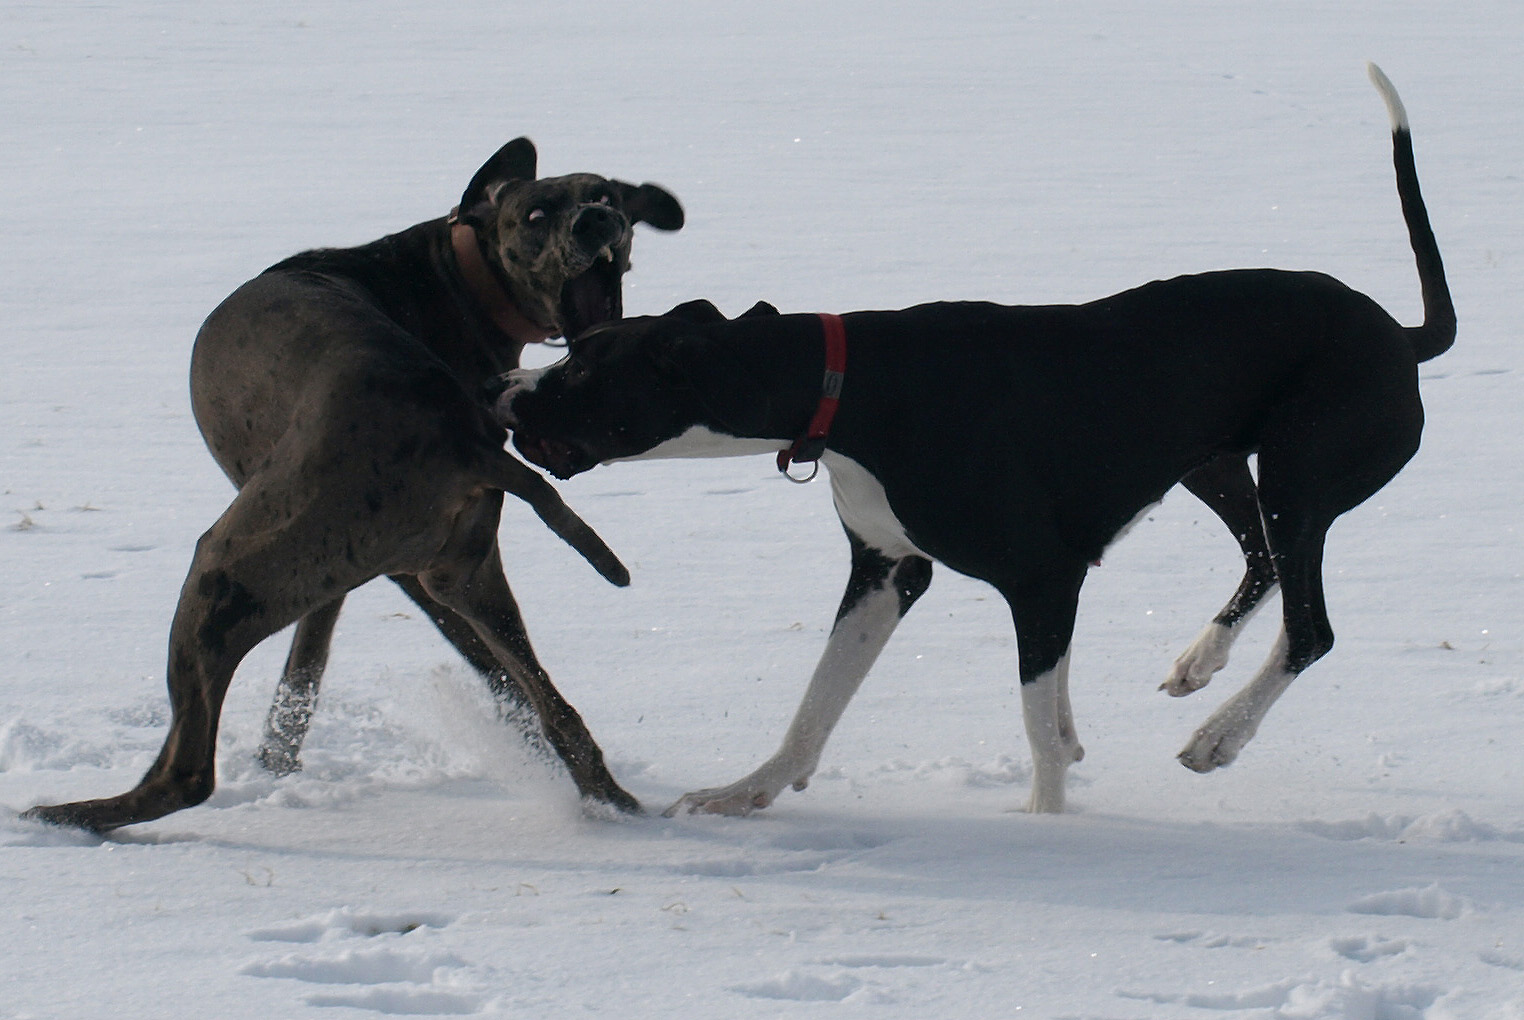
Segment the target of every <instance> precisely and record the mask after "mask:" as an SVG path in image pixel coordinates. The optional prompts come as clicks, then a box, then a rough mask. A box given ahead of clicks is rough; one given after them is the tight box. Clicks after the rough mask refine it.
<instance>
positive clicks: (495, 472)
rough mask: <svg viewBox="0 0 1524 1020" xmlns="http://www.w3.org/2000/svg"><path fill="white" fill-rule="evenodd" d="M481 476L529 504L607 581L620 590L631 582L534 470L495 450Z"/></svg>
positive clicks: (484, 460) (594, 535) (621, 566)
mask: <svg viewBox="0 0 1524 1020" xmlns="http://www.w3.org/2000/svg"><path fill="white" fill-rule="evenodd" d="M480 473H481V478H482V481H483V482H484V483H485V484H487V485H489V486H491V487H492V488H494V489H502V490H503V491H504V492H507V493H511V494H513V495H515V496H517V497H519V499H522V500H523V501H524V502H526V503H528V504H529V505H530V507H531V508H532V509H533V510H534V512H535V513H536V514H538V515H539V517H540V520H542V521H544V522H545V524H546V525H547V526H548V527H549V528H550V530H551V531H553V532H555V534H556V536H557V537H559V538H560V539H561V541H563V542H565V543H566V544H567V545H569V546H571V547H572V548H573V549H575V550H577V552H579V553H580V554H581V555H582V558H583V559H585V560H587V562H589V563H591V564H592V565H593V569H594V570H596V571H598V573H600V574H602V575H603V578H604V580H606V581H608V582H609V583H610V584H613V585H616V586H618V587H620V588H623V587H624V586H625V585H627V584H629V583H630V572H629V570H627V569H625V565H624V564H623V563H620V562H619V557H618V556H615V555H614V552H613V550H612V549H610V548H609V547H608V546H607V545H605V544H604V542H603V539H601V538H599V537H598V533H597V532H596V531H594V530H593V529H592V528H591V527H590V526H589V525H588V524H587V522H586V521H584V520H583V519H582V518H580V517H578V516H577V514H576V512H575V511H573V510H572V508H571V507H569V506H567V505H566V504H565V503H564V502H563V501H562V500H561V496H560V494H559V493H557V492H556V490H555V488H554V487H553V486H552V485H551V484H550V483H549V482H547V481H546V480H545V479H544V478H542V477H541V476H540V475H539V474H538V473H537V472H536V471H535V470H534V469H533V468H530V467H529V466H527V465H525V464H523V463H521V462H520V461H518V460H517V459H516V458H515V457H513V456H512V455H511V454H509V453H508V452H507V451H505V450H492V451H491V452H490V453H488V454H486V455H485V456H484V457H483V458H482V461H481V464H480Z"/></svg>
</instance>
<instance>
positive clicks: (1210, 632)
mask: <svg viewBox="0 0 1524 1020" xmlns="http://www.w3.org/2000/svg"><path fill="white" fill-rule="evenodd" d="M1232 648H1233V632H1232V631H1231V630H1229V629H1228V628H1227V627H1224V626H1223V625H1222V624H1220V623H1209V624H1207V625H1206V628H1205V629H1204V630H1202V632H1201V633H1200V634H1199V635H1198V636H1197V637H1196V640H1195V641H1193V642H1191V646H1190V647H1189V648H1187V649H1186V650H1185V651H1184V652H1183V653H1182V654H1181V656H1180V658H1178V659H1176V660H1175V664H1174V665H1173V666H1172V667H1170V671H1169V676H1168V677H1167V678H1165V681H1164V683H1162V684H1160V685H1159V690H1161V691H1164V692H1166V693H1167V694H1169V696H1170V697H1172V698H1183V697H1185V696H1186V695H1187V694H1194V693H1195V692H1196V691H1199V690H1201V689H1202V688H1203V687H1205V686H1206V685H1207V684H1209V683H1211V682H1212V674H1214V673H1216V672H1218V671H1219V670H1221V669H1222V668H1223V667H1224V666H1226V665H1227V664H1228V653H1229V652H1230V651H1231V650H1232Z"/></svg>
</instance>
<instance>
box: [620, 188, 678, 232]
mask: <svg viewBox="0 0 1524 1020" xmlns="http://www.w3.org/2000/svg"><path fill="white" fill-rule="evenodd" d="M609 183H610V184H612V185H613V186H614V187H615V188H616V189H617V190H618V192H619V205H620V207H621V208H622V209H623V210H624V214H625V215H626V216H628V217H629V218H630V222H631V223H649V224H651V226H653V227H655V228H656V229H657V230H681V229H683V207H682V205H681V204H679V202H678V201H677V199H676V198H674V197H673V196H672V193H671V192H670V191H668V190H667V189H666V188H663V187H661V186H659V185H656V184H642V185H640V186H639V187H636V186H635V185H633V184H626V183H625V182H624V181H609Z"/></svg>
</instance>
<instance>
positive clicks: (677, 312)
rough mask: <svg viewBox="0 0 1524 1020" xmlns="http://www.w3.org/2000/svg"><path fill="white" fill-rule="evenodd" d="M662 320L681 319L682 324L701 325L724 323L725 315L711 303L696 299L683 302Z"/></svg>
mask: <svg viewBox="0 0 1524 1020" xmlns="http://www.w3.org/2000/svg"><path fill="white" fill-rule="evenodd" d="M662 318H673V319H681V320H683V321H684V322H692V323H697V324H700V325H702V324H703V323H706V322H724V321H725V313H723V312H721V311H720V310H719V309H718V308H716V307H714V305H713V304H712V303H711V302H709V301H706V300H704V299H703V298H698V299H697V300H694V301H684V302H683V303H682V304H680V305H678V306H677V307H676V308H674V309H672V310H671V311H670V312H668V313H667V314H666V315H664V316H662Z"/></svg>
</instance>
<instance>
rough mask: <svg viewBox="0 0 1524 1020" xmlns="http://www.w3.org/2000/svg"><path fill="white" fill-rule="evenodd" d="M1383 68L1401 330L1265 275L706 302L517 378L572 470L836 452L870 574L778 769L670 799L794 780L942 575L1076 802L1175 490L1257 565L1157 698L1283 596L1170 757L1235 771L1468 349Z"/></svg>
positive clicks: (800, 779) (506, 406) (856, 581)
mask: <svg viewBox="0 0 1524 1020" xmlns="http://www.w3.org/2000/svg"><path fill="white" fill-rule="evenodd" d="M1371 74H1372V78H1373V80H1374V81H1375V83H1376V85H1377V88H1378V89H1379V91H1380V92H1381V94H1382V96H1383V98H1384V99H1385V101H1386V104H1387V108H1388V112H1389V113H1390V115H1391V120H1392V144H1393V159H1394V165H1395V169H1396V178H1397V191H1398V195H1399V197H1400V199H1401V204H1402V209H1403V215H1404V218H1405V220H1406V223H1407V227H1408V231H1409V235H1410V239H1411V244H1412V248H1413V251H1414V253H1415V256H1416V259H1417V263H1418V276H1419V281H1420V284H1421V286H1422V290H1423V303H1424V322H1423V325H1421V326H1415V327H1404V326H1402V325H1399V324H1398V323H1397V322H1396V321H1394V320H1393V319H1392V317H1391V316H1390V315H1388V314H1387V313H1386V312H1385V311H1384V310H1382V308H1381V307H1380V306H1379V305H1377V304H1376V302H1375V301H1373V300H1371V299H1370V298H1369V297H1366V296H1365V295H1363V294H1360V293H1357V292H1356V291H1353V290H1351V289H1350V288H1349V287H1347V286H1345V285H1344V284H1342V283H1340V282H1339V281H1337V280H1335V279H1333V278H1332V277H1329V276H1326V275H1323V274H1319V273H1304V272H1285V271H1280V270H1273V269H1251V270H1236V271H1225V272H1213V273H1204V274H1200V275H1195V276H1182V277H1177V278H1175V279H1170V280H1163V281H1156V282H1153V283H1149V284H1146V285H1144V286H1142V287H1139V288H1137V289H1134V290H1129V291H1126V292H1124V293H1121V294H1116V295H1113V296H1111V297H1106V298H1102V299H1100V300H1097V301H1092V302H1090V303H1088V304H1082V305H1049V306H1017V307H1011V306H1001V305H995V304H986V303H974V302H965V303H939V304H927V305H921V306H919V307H915V308H909V309H905V310H903V311H875V312H856V313H852V314H848V315H842V316H835V315H819V316H817V315H778V314H777V313H776V311H774V310H772V309H771V308H770V307H768V306H758V307H757V308H755V309H753V311H752V312H751V313H748V314H746V315H744V316H741V317H740V318H738V319H735V320H733V321H727V320H725V319H724V317H723V316H721V315H720V314H719V313H718V312H717V311H715V309H714V308H713V306H711V305H708V304H707V302H697V303H693V304H690V305H689V306H686V307H682V308H679V309H675V310H674V311H673V312H672V313H669V314H668V315H666V316H663V317H654V318H644V319H632V320H628V321H627V322H624V323H616V324H609V325H605V326H602V327H599V328H597V329H595V330H592V331H590V332H589V333H588V334H586V335H584V336H583V337H581V338H580V339H578V340H576V341H575V342H574V343H573V344H572V346H571V350H570V353H569V355H568V357H567V358H566V359H565V360H563V361H561V362H559V363H557V364H555V365H553V366H551V367H549V368H546V369H539V370H532V371H530V370H520V371H518V372H516V373H513V374H512V376H511V377H510V378H511V380H512V381H511V383H510V386H509V388H508V390H507V391H506V392H505V393H504V394H503V396H502V397H501V398H500V400H499V402H498V404H497V409H498V414H499V417H500V419H501V420H502V421H503V422H504V423H505V424H506V425H508V426H509V427H510V428H511V429H512V430H513V432H514V445H515V447H516V448H517V449H518V450H519V451H520V452H521V453H522V454H524V456H525V457H526V458H528V459H529V460H530V461H532V462H534V463H537V464H539V465H541V466H543V467H545V468H547V469H548V470H550V471H551V472H552V473H553V474H554V475H556V476H557V477H559V478H568V477H570V476H572V475H575V474H577V473H578V472H581V471H586V470H588V469H589V468H591V467H593V466H594V465H597V464H601V463H604V462H607V461H614V460H627V459H638V458H649V457H662V456H727V455H732V454H743V453H752V452H773V451H778V452H779V466H780V468H783V469H785V470H787V468H788V467H789V465H790V463H791V462H792V461H798V460H814V459H817V458H818V459H819V460H820V461H821V462H823V463H824V464H825V465H826V466H827V468H828V469H829V471H830V478H831V487H832V492H833V495H834V497H835V503H836V509H837V512H838V513H839V515H840V517H841V521H842V524H843V525H844V526H845V528H846V532H847V537H848V540H849V542H850V546H851V576H850V578H849V580H848V583H847V590H846V594H845V595H844V596H843V598H842V601H841V606H840V609H839V611H838V613H837V617H836V622H835V625H834V627H833V629H832V631H831V634H830V638H829V640H828V642H827V645H826V649H825V653H824V655H823V656H822V658H821V660H820V663H819V665H818V666H817V667H816V669H815V673H814V676H813V677H812V678H811V680H810V683H809V687H808V690H807V691H806V693H805V695H804V699H803V702H802V703H801V704H800V706H799V709H798V711H797V713H796V714H795V716H794V720H793V723H792V725H791V726H790V727H789V729H788V732H787V734H786V735H785V737H784V738H783V742H782V746H781V747H780V748H779V750H778V751H777V753H776V754H774V755H773V756H772V757H771V758H770V759H768V760H767V761H766V762H764V763H762V765H761V766H760V767H758V768H757V769H756V770H755V771H753V772H752V773H751V774H750V775H747V776H745V777H743V778H742V779H740V780H738V781H736V782H734V783H731V784H729V785H727V786H722V787H717V788H713V789H705V790H699V791H696V792H694V793H690V794H687V795H686V796H684V797H683V798H682V799H681V800H680V801H678V803H677V804H675V805H673V807H672V809H671V810H672V811H677V810H682V809H687V810H690V811H694V810H696V811H708V812H722V813H726V814H745V813H748V812H750V811H753V810H755V809H758V808H763V807H766V806H768V805H769V804H771V803H772V802H773V800H774V799H775V798H776V797H777V796H778V794H779V793H780V792H781V791H782V790H784V789H785V788H787V787H790V786H792V787H793V788H794V789H803V788H804V786H805V785H806V783H807V782H808V781H809V778H810V776H811V774H812V773H813V772H814V770H815V768H816V766H817V764H818V762H819V759H820V754H821V751H822V749H823V748H824V746H825V742H826V739H827V737H828V736H829V734H830V732H831V730H832V728H833V727H834V726H835V724H836V722H837V721H838V719H839V718H840V716H841V714H842V712H843V711H844V710H845V708H846V706H847V703H848V702H849V701H850V700H851V698H852V695H853V694H854V693H855V692H856V690H857V688H858V686H859V685H860V684H861V682H862V680H863V678H864V676H865V675H866V673H867V671H868V669H869V668H870V667H871V665H872V664H873V662H874V660H875V659H876V658H877V656H878V653H879V651H880V650H881V649H882V648H883V646H884V644H885V642H887V641H888V639H889V636H890V635H891V633H892V632H893V631H894V629H895V627H896V625H897V624H898V622H899V620H900V618H901V617H902V616H903V615H904V614H905V613H906V612H907V611H908V610H909V609H910V607H911V605H912V604H913V603H914V602H915V601H916V599H917V598H918V597H919V596H920V595H921V593H922V592H924V591H925V590H926V586H927V585H928V584H929V583H930V580H931V571H932V562H933V560H936V561H940V562H942V563H944V564H946V565H947V566H948V567H951V568H952V569H954V570H957V571H959V572H961V573H964V574H968V575H971V576H973V577H976V578H980V579H982V580H984V581H987V582H989V583H990V584H991V585H993V586H994V587H995V588H996V589H997V590H998V591H999V592H1000V593H1001V595H1003V596H1004V597H1005V599H1006V601H1007V602H1008V604H1009V606H1010V611H1011V615H1012V619H1013V621H1014V623H1015V628H1016V637H1017V650H1018V667H1019V672H1020V680H1021V691H1022V709H1023V715H1024V718H1025V723H1026V731H1027V737H1028V741H1029V743H1030V745H1031V749H1032V758H1033V766H1034V767H1033V773H1034V774H1033V784H1032V794H1031V800H1030V805H1029V806H1030V808H1031V810H1033V811H1045V812H1054V811H1060V810H1062V809H1063V807H1064V786H1065V776H1066V774H1067V770H1068V767H1069V766H1070V765H1071V764H1072V763H1073V762H1075V761H1078V760H1079V759H1080V757H1081V755H1082V753H1083V752H1082V749H1081V747H1080V743H1079V740H1078V738H1077V735H1076V733H1075V727H1074V719H1073V713H1072V711H1071V708H1070V702H1069V694H1068V683H1069V651H1070V639H1071V636H1072V634H1073V630H1074V621H1075V613H1076V608H1077V605H1078V600H1079V593H1080V588H1081V585H1082V584H1083V583H1084V580H1085V576H1086V572H1087V570H1088V568H1089V566H1090V565H1091V564H1092V562H1094V561H1096V560H1097V559H1099V557H1100V556H1101V553H1102V552H1103V551H1104V550H1105V548H1106V547H1107V545H1108V544H1109V543H1111V542H1112V541H1114V540H1115V539H1116V538H1117V537H1118V536H1119V535H1120V534H1121V533H1122V532H1124V531H1125V530H1126V528H1127V526H1128V524H1129V523H1130V522H1132V521H1133V520H1135V519H1136V518H1137V517H1138V515H1139V514H1140V513H1141V512H1143V511H1144V510H1146V509H1147V508H1148V507H1150V506H1151V505H1152V504H1154V503H1156V502H1157V501H1159V500H1160V499H1161V498H1162V497H1163V496H1164V494H1165V493H1166V492H1167V491H1168V490H1169V489H1170V488H1171V487H1172V486H1174V485H1175V484H1176V483H1177V482H1183V483H1184V484H1185V485H1186V487H1187V488H1189V489H1190V491H1191V492H1193V493H1194V494H1195V495H1196V496H1198V497H1199V498H1201V499H1202V500H1204V501H1205V502H1206V504H1207V505H1208V506H1209V507H1211V508H1212V510H1214V511H1215V512H1216V513H1217V514H1218V516H1219V517H1221V519H1222V520H1223V521H1224V522H1225V523H1226V524H1227V525H1228V527H1229V528H1231V529H1232V531H1233V534H1234V535H1235V536H1237V538H1238V540H1239V542H1240V544H1241V545H1242V548H1243V551H1244V554H1245V556H1246V560H1247V564H1248V566H1247V570H1246V574H1245V577H1244V580H1243V582H1242V584H1241V585H1240V587H1239V589H1238V591H1237V592H1236V593H1235V595H1234V596H1233V598H1232V600H1231V601H1230V602H1229V603H1228V604H1227V606H1226V607H1224V609H1223V611H1222V612H1221V613H1220V614H1219V615H1218V616H1217V617H1216V619H1215V620H1213V621H1212V623H1211V624H1209V625H1208V627H1207V628H1206V630H1205V631H1204V632H1203V634H1202V635H1201V636H1200V637H1199V638H1198V639H1197V640H1196V642H1195V643H1194V644H1193V645H1192V646H1191V647H1190V649H1189V650H1188V651H1187V652H1186V653H1185V654H1184V655H1183V656H1181V658H1180V660H1179V661H1178V662H1177V663H1176V664H1175V666H1174V668H1173V669H1172V671H1171V672H1170V674H1169V678H1168V680H1167V681H1166V683H1165V688H1166V689H1167V690H1168V691H1169V692H1170V693H1171V694H1175V695H1183V694H1188V693H1190V692H1191V691H1194V690H1196V689H1198V688H1200V687H1202V686H1203V685H1205V684H1206V682H1207V681H1208V679H1209V678H1210V677H1211V676H1212V674H1213V673H1214V672H1216V671H1217V670H1219V669H1221V668H1222V667H1223V666H1224V665H1225V664H1226V662H1227V653H1228V649H1229V646H1230V645H1231V644H1232V641H1233V638H1234V636H1235V635H1236V634H1237V633H1238V631H1239V628H1240V626H1241V625H1242V623H1243V621H1244V620H1245V619H1246V618H1247V617H1248V616H1249V614H1250V613H1251V612H1252V611H1253V610H1254V609H1255V608H1256V606H1258V605H1259V604H1260V602H1261V600H1263V599H1264V598H1265V596H1266V595H1267V593H1268V592H1269V591H1271V590H1272V589H1273V588H1275V587H1276V586H1279V588H1280V590H1281V599H1282V628H1281V632H1280V636H1279V638H1278V640H1277V642H1276V643H1275V646H1274V649H1273V651H1272V652H1271V654H1270V656H1269V658H1268V659H1267V661H1266V662H1265V663H1264V665H1263V666H1262V667H1261V668H1260V670H1259V672H1258V673H1257V674H1256V675H1255V676H1254V677H1253V678H1252V679H1251V680H1250V681H1249V683H1248V684H1247V685H1246V686H1245V687H1244V688H1243V689H1242V690H1240V691H1239V692H1238V693H1236V694H1235V695H1234V696H1233V697H1232V698H1230V699H1229V700H1228V701H1227V702H1226V703H1224V704H1223V705H1222V707H1220V708H1219V709H1218V710H1217V711H1216V712H1215V713H1213V715H1212V716H1211V717H1210V718H1209V719H1208V720H1207V721H1206V723H1205V724H1204V725H1203V726H1202V727H1201V728H1200V729H1199V730H1197V731H1196V733H1195V735H1194V736H1193V737H1192V738H1191V739H1190V741H1189V743H1188V744H1187V745H1186V747H1185V749H1184V750H1183V751H1182V752H1181V753H1180V756H1179V757H1180V761H1181V762H1182V763H1183V764H1184V765H1186V766H1187V767H1188V768H1191V769H1194V770H1197V771H1201V772H1206V771H1209V770H1211V769H1214V768H1217V767H1219V766H1221V765H1225V764H1227V763H1229V762H1232V761H1233V760H1234V759H1235V758H1236V757H1237V755H1238V753H1239V752H1240V751H1241V750H1242V748H1243V747H1244V745H1245V744H1247V743H1248V741H1249V740H1250V738H1251V737H1252V736H1253V735H1254V733H1255V732H1256V730H1257V728H1258V727H1259V725H1260V723H1261V721H1262V720H1263V719H1264V717H1265V715H1266V713H1267V712H1268V711H1269V709H1270V707H1271V705H1272V704H1273V703H1274V702H1275V700H1276V699H1277V698H1278V697H1279V696H1280V695H1281V693H1282V692H1284V691H1285V690H1286V689H1287V687H1288V686H1289V685H1290V684H1291V682H1292V681H1293V680H1294V679H1295V678H1296V677H1297V676H1298V675H1299V674H1300V673H1301V672H1302V671H1303V670H1305V669H1307V667H1308V666H1310V665H1311V664H1312V663H1313V662H1314V661H1316V660H1317V659H1319V658H1321V657H1322V656H1323V655H1324V654H1325V653H1327V652H1328V650H1329V648H1330V647H1331V646H1332V644H1333V630H1332V628H1331V626H1330V624H1329V620H1328V613H1327V609H1326V606H1325V602H1324V595H1323V580H1322V560H1323V544H1324V536H1325V534H1326V533H1327V531H1328V529H1329V526H1330V525H1331V524H1332V523H1333V522H1334V520H1335V519H1336V518H1337V517H1339V516H1340V515H1341V514H1343V513H1344V512H1345V511H1347V510H1349V509H1351V508H1352V507H1355V506H1357V505H1358V504H1360V503H1361V502H1362V501H1364V500H1365V499H1367V498H1368V497H1369V496H1370V495H1371V494H1372V493H1374V492H1375V491H1376V490H1377V489H1379V488H1380V487H1381V486H1383V485H1384V484H1386V482H1387V481H1388V480H1390V479H1391V478H1392V477H1393V476H1394V475H1395V474H1396V473H1397V472H1398V470H1399V469H1401V467H1402V466H1403V465H1404V464H1405V463H1406V462H1407V461H1408V459H1409V458H1411V457H1412V456H1413V454H1414V453H1415V452H1416V451H1417V449H1418V444H1419V436H1420V433H1421V431H1422V428H1423V407H1422V405H1421V403H1420V400H1419V393H1418V364H1419V363H1420V362H1422V361H1426V360H1428V359H1430V358H1433V357H1436V356H1437V355H1439V354H1441V353H1443V352H1444V351H1445V350H1447V349H1448V348H1449V347H1450V345H1451V344H1452V343H1453V341H1454V338H1455V311H1454V308H1453V306H1452V304H1451V300H1450V295H1449V291H1448V288H1447V285H1446V283H1445V276H1444V269H1443V266H1442V264H1441V261H1440V255H1439V248H1438V245H1437V244H1436V243H1435V240H1434V235H1433V232H1432V230H1431V229H1430V226H1429V221H1428V216H1427V213H1426V212H1425V209H1424V205H1423V201H1422V198H1421V197H1420V194H1419V187H1418V177H1417V172H1416V170H1415V168H1414V160H1413V150H1412V141H1411V137H1410V135H1409V131H1408V124H1407V118H1406V114H1405V113H1404V111H1403V108H1402V105H1401V102H1400V100H1399V99H1398V97H1397V94H1396V92H1395V90H1393V88H1392V86H1391V83H1390V82H1389V81H1387V80H1386V78H1385V76H1383V75H1382V74H1381V73H1380V72H1379V70H1377V69H1376V68H1374V66H1373V67H1372V68H1371ZM822 380H824V382H822ZM1250 455H1257V457H1258V462H1257V463H1258V475H1257V478H1256V477H1255V476H1254V475H1252V474H1251V473H1250V470H1249V466H1248V461H1247V458H1248V457H1249V456H1250Z"/></svg>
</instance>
